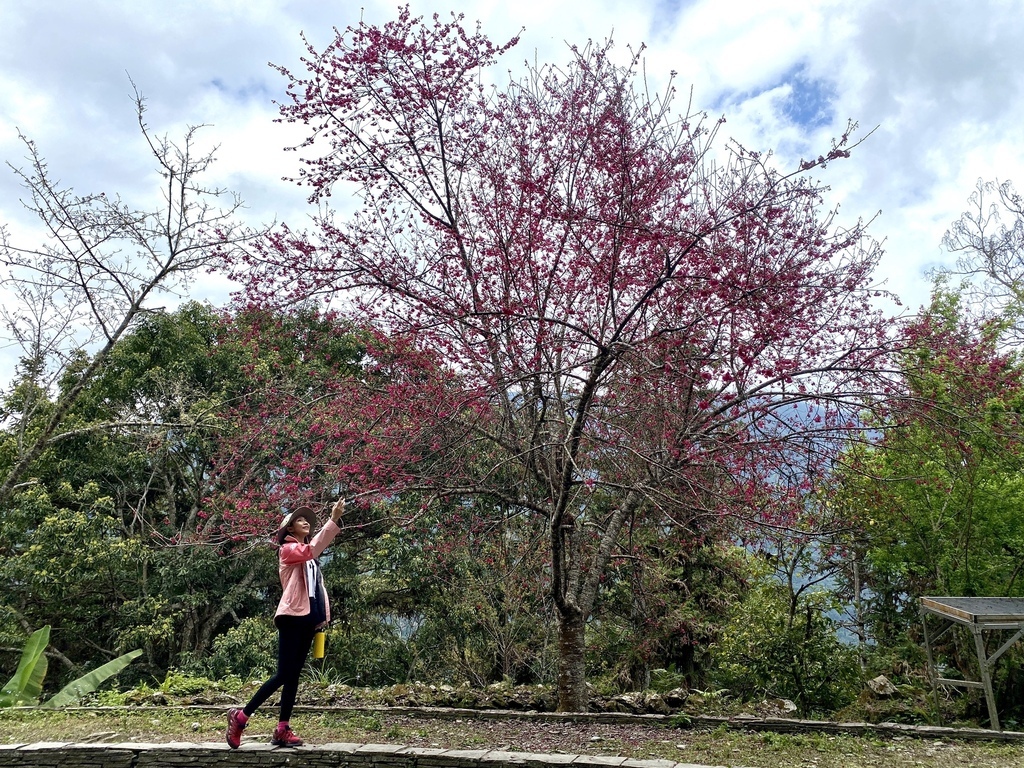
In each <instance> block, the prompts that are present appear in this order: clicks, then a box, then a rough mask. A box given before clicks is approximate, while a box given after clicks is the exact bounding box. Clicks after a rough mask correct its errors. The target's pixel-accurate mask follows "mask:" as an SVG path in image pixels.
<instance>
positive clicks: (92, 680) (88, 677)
mask: <svg viewBox="0 0 1024 768" xmlns="http://www.w3.org/2000/svg"><path fill="white" fill-rule="evenodd" d="M141 655H142V651H141V650H134V651H129V652H128V653H125V654H122V655H120V656H118V657H117V658H116V659H113V660H111V661H108V662H107V663H106V664H104V665H102V666H99V667H97V668H96V669H94V670H92V671H91V672H88V673H86V674H84V675H82V676H81V677H80V678H78V679H77V680H72V681H71V682H70V683H68V684H67V685H65V686H64V687H63V688H61V689H60V690H59V691H58V692H57V693H56V694H55V695H54V696H52V697H50V698H49V699H48V700H47V701H45V702H44V703H43V705H42V706H44V707H48V708H51V709H55V708H59V707H66V706H70V705H71V704H77V703H78V702H79V701H81V699H82V697H84V696H87V695H89V694H90V693H93V692H94V691H95V690H96V689H97V688H98V687H99V686H100V685H101V684H102V683H103V682H104V681H106V680H107V678H109V677H113V676H114V675H116V674H118V673H119V672H120V671H121V670H122V669H124V668H125V667H127V666H128V665H129V664H131V663H132V662H133V661H134V660H135V659H137V658H138V657H139V656H141Z"/></svg>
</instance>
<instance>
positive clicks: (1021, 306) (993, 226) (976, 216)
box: [942, 179, 1024, 343]
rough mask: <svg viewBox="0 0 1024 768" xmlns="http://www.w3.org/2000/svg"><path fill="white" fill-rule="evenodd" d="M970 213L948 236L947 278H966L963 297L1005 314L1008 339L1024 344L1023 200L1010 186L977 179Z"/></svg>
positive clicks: (943, 241) (944, 241) (992, 310)
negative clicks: (952, 262)
mask: <svg viewBox="0 0 1024 768" xmlns="http://www.w3.org/2000/svg"><path fill="white" fill-rule="evenodd" d="M968 202H969V208H968V210H967V211H965V212H964V213H963V214H962V215H961V216H960V218H959V219H958V220H957V221H956V222H954V223H953V225H952V226H951V227H950V228H949V230H948V231H947V232H946V234H945V236H944V237H943V239H942V243H943V245H944V246H945V247H946V248H948V249H949V250H950V251H951V252H953V253H955V254H957V262H956V267H955V268H953V269H949V270H943V272H944V273H945V274H948V275H951V276H959V277H963V278H966V280H967V285H966V293H967V295H968V297H969V298H971V299H972V300H973V301H975V302H976V305H977V306H978V307H980V308H983V309H984V310H988V311H991V312H999V313H1003V314H1004V317H1006V319H1007V320H1008V321H1010V322H1009V324H1008V327H1009V331H1008V338H1009V340H1011V341H1012V342H1013V343H1020V342H1022V341H1024V198H1021V196H1020V194H1018V193H1017V191H1016V190H1015V189H1014V187H1013V183H1012V182H1009V181H1004V182H999V181H983V180H981V179H978V181H977V184H976V186H975V190H974V192H973V193H972V194H971V196H970V198H968Z"/></svg>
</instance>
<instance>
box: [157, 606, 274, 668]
mask: <svg viewBox="0 0 1024 768" xmlns="http://www.w3.org/2000/svg"><path fill="white" fill-rule="evenodd" d="M276 666H277V631H276V630H275V629H274V625H273V623H272V622H271V621H270V620H269V619H267V618H263V617H250V618H247V619H244V620H243V621H242V622H240V623H239V624H237V625H235V626H234V627H231V628H230V629H228V630H227V631H226V632H224V633H223V634H221V635H218V636H217V637H216V638H215V639H214V641H213V647H212V650H211V651H210V653H209V654H207V655H206V656H204V657H202V658H200V659H194V660H192V661H190V662H187V663H186V664H185V665H184V666H183V668H182V672H183V673H184V674H187V675H197V676H199V675H207V676H209V677H211V678H214V679H223V678H225V677H229V676H232V675H233V676H237V677H239V678H241V679H243V680H256V679H260V678H266V677H269V676H270V675H271V674H272V673H273V671H274V669H275V667H276ZM170 678H171V673H168V679H170Z"/></svg>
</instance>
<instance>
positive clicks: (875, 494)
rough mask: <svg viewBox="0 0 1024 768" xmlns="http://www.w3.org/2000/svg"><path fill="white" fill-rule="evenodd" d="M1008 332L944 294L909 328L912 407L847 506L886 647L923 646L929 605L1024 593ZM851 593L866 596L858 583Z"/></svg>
mask: <svg viewBox="0 0 1024 768" xmlns="http://www.w3.org/2000/svg"><path fill="white" fill-rule="evenodd" d="M1003 328H1004V324H1003V323H1002V322H1000V321H998V320H997V321H977V320H976V319H974V318H972V317H971V315H970V312H969V309H968V308H967V307H965V306H964V304H963V302H962V299H961V296H960V294H959V293H958V292H957V291H954V290H951V289H950V288H948V287H947V286H945V285H944V284H942V283H939V284H937V286H936V290H935V294H934V297H933V301H932V304H931V306H930V307H929V308H928V310H927V312H926V313H925V314H924V315H923V316H922V317H921V318H920V319H919V320H918V321H917V323H916V324H914V325H913V326H911V327H910V329H909V330H908V336H909V338H910V341H911V342H912V345H911V346H910V347H909V348H908V349H907V351H906V352H905V353H904V354H903V356H902V358H901V365H902V369H903V371H902V373H903V377H904V381H905V385H906V394H907V397H905V398H903V399H901V400H899V401H898V402H896V403H895V406H894V407H893V408H892V410H891V411H890V415H889V419H888V421H887V423H885V424H881V425H879V426H882V427H885V429H884V430H883V431H882V432H880V434H882V435H883V439H882V440H881V441H880V442H879V443H878V444H877V445H875V446H873V447H869V448H864V447H861V448H858V449H856V450H853V451H851V452H850V454H849V456H848V462H847V464H848V469H847V470H846V471H845V472H844V473H843V474H842V476H841V480H842V483H841V488H840V492H839V494H838V495H837V498H836V499H835V503H836V504H837V505H838V506H840V507H841V508H842V510H843V512H844V517H845V519H846V520H847V521H848V522H849V523H851V524H852V527H853V535H851V536H850V538H849V540H848V542H847V544H846V547H845V550H846V556H847V558H848V559H849V560H850V561H851V562H856V564H857V565H858V567H859V574H858V575H859V587H860V589H861V590H862V591H861V594H860V595H859V597H860V598H861V602H862V605H863V619H864V623H865V625H866V627H867V630H868V633H869V635H870V637H871V639H872V640H873V641H875V642H876V643H880V644H881V645H883V646H885V647H898V646H899V645H900V644H902V643H904V642H905V638H906V637H907V635H908V633H909V635H910V637H911V638H913V639H915V640H916V639H919V637H920V629H919V615H918V602H917V600H918V598H920V597H921V596H923V595H929V594H930V595H961V596H1021V595H1024V571H1022V568H1021V562H1022V559H1024V516H1022V515H1021V514H1020V509H1021V507H1022V505H1024V476H1022V474H1021V471H1022V470H1024V444H1022V442H1021V435H1022V433H1021V430H1020V424H1021V419H1022V413H1024V390H1022V386H1021V377H1022V373H1024V369H1022V367H1021V365H1020V361H1019V360H1018V358H1017V356H1016V355H1014V354H1012V353H1007V352H1006V351H1005V350H1004V349H1003V348H1002V346H1001V343H1000V334H1001V332H1002V329H1003ZM845 585H846V589H847V594H848V596H849V597H850V598H851V600H852V599H854V598H855V597H857V595H856V594H855V591H856V587H855V586H854V584H853V581H852V577H851V574H850V573H848V574H847V576H846V579H845ZM968 650H969V649H968ZM973 655H974V654H973V650H970V652H969V653H967V654H963V653H960V652H957V653H955V654H954V656H953V658H954V664H955V665H956V666H957V667H958V668H960V669H961V670H963V669H965V668H966V667H965V665H966V664H968V663H969V662H970V659H971V657H973Z"/></svg>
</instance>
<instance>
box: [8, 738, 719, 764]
mask: <svg viewBox="0 0 1024 768" xmlns="http://www.w3.org/2000/svg"><path fill="white" fill-rule="evenodd" d="M207 766H215V767H216V768H277V767H278V766H282V767H283V766H288V767H289V768H307V766H308V768H701V767H700V766H694V765H691V764H688V763H675V762H672V761H671V760H632V759H627V758H624V757H604V756H598V755H561V754H554V755H538V754H531V753H528V752H499V751H493V750H492V751H488V750H468V749H461V750H460V749H432V748H426V747H403V746H398V745H391V744H324V745H323V746H318V747H313V746H304V747H298V748H294V749H282V748H279V747H272V746H271V745H269V744H243V745H242V747H241V748H240V749H228V747H227V745H226V744H222V743H220V744H188V743H170V744H136V743H128V744H68V743H65V742H45V743H39V744H13V745H0V768H193V767H194V768H207Z"/></svg>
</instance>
